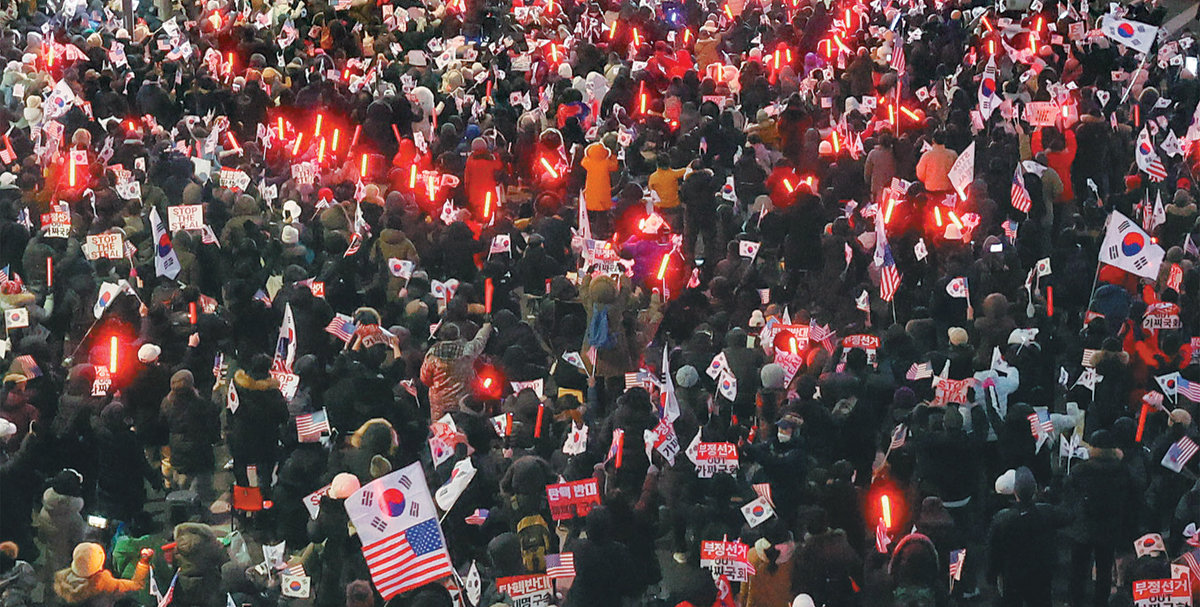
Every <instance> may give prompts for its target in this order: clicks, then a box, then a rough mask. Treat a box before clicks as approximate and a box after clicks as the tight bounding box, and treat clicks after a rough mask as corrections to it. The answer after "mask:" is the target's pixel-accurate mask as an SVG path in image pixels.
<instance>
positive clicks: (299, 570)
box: [283, 563, 308, 575]
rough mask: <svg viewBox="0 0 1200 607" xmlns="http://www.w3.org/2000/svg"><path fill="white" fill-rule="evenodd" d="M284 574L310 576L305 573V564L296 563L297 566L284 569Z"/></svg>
mask: <svg viewBox="0 0 1200 607" xmlns="http://www.w3.org/2000/svg"><path fill="white" fill-rule="evenodd" d="M283 572H284V573H285V574H287V575H308V574H307V573H305V572H304V563H296V564H295V565H292V566H290V567H288V568H287V569H284V570H283Z"/></svg>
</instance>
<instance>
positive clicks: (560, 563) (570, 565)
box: [546, 552, 575, 580]
mask: <svg viewBox="0 0 1200 607" xmlns="http://www.w3.org/2000/svg"><path fill="white" fill-rule="evenodd" d="M546 575H548V576H550V579H552V580H553V579H562V578H569V577H575V554H574V553H573V552H564V553H562V554H547V555H546Z"/></svg>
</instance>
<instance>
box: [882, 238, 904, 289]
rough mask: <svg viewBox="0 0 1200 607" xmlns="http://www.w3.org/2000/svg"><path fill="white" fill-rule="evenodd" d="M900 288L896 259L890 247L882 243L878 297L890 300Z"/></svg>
mask: <svg viewBox="0 0 1200 607" xmlns="http://www.w3.org/2000/svg"><path fill="white" fill-rule="evenodd" d="M899 288H900V270H898V269H896V259H895V258H893V257H892V247H891V246H889V245H888V243H887V242H884V243H883V267H882V268H880V270H879V298H880V299H882V300H884V301H892V299H894V298H895V297H896V290H897V289H899Z"/></svg>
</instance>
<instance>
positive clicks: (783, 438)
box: [775, 432, 792, 443]
mask: <svg viewBox="0 0 1200 607" xmlns="http://www.w3.org/2000/svg"><path fill="white" fill-rule="evenodd" d="M775 436H776V438H778V439H779V442H781V443H786V442H788V441H790V440H792V435H791V433H790V432H788V433H785V432H780V433H778V434H776V435H775Z"/></svg>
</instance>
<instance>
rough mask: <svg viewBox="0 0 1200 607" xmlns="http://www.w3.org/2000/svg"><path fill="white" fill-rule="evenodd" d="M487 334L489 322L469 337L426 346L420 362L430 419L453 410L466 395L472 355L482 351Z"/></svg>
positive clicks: (472, 375) (470, 380)
mask: <svg viewBox="0 0 1200 607" xmlns="http://www.w3.org/2000/svg"><path fill="white" fill-rule="evenodd" d="M491 334H492V325H491V323H485V324H484V325H483V327H481V328H480V329H479V332H478V333H476V334H475V337H474V338H472V339H471V340H470V341H466V340H462V339H456V340H453V341H442V342H438V343H436V344H434V345H433V347H432V348H430V349H429V352H428V353H427V354H426V355H425V361H424V362H423V363H421V383H423V384H425V385H426V386H428V387H429V418H430V419H435V420H436V419H439V418H441V417H442V416H443V415H445V414H446V413H449V412H450V411H456V410H457V409H458V406H459V404H460V403H461V402H462V400H463V398H465V397H467V396H468V395H470V393H471V386H472V385H473V383H474V379H475V359H476V358H478V357H479V355H480V354H482V353H483V347H484V346H485V345H487V340H488V337H490V336H491Z"/></svg>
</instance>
